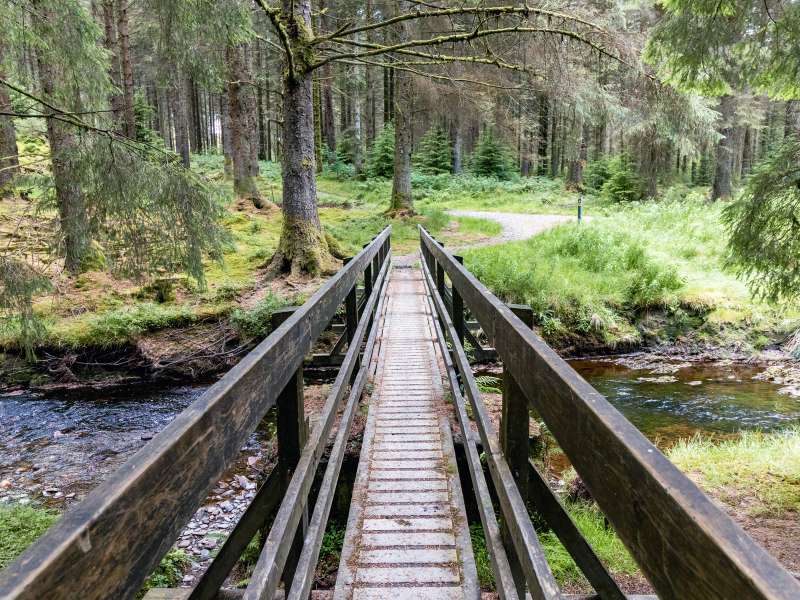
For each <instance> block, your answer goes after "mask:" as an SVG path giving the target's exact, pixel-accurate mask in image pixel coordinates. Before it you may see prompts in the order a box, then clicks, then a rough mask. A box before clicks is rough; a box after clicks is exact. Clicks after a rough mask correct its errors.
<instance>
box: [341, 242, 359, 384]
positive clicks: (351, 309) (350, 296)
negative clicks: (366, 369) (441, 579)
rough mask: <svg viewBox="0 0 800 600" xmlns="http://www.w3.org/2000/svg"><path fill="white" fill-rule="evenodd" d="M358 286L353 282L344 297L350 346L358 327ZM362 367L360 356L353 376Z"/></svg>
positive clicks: (345, 260)
mask: <svg viewBox="0 0 800 600" xmlns="http://www.w3.org/2000/svg"><path fill="white" fill-rule="evenodd" d="M351 260H353V259H352V257H350V258H345V259H344V264H345V265H346V264H348V263H349V262H350V261H351ZM357 287H358V284H357V283H354V284H353V287H352V288H351V290H350V291H349V292H348V293H347V296H346V297H345V299H344V318H345V327H346V333H347V344H348V347H349V345H350V344H352V343H353V338H354V337H355V335H356V329H357V328H358V295H357V292H356V288H357ZM359 367H360V362H359V360H358V358H356V362H355V368H354V369H353V377H355V376H356V374H357V373H358V369H359Z"/></svg>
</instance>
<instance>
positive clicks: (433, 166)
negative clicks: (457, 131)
mask: <svg viewBox="0 0 800 600" xmlns="http://www.w3.org/2000/svg"><path fill="white" fill-rule="evenodd" d="M414 165H415V166H416V167H418V168H419V170H420V171H421V172H422V173H426V174H428V175H439V174H442V173H450V171H451V169H452V166H453V153H452V151H451V148H450V136H449V135H447V132H446V131H445V130H444V128H443V127H442V126H441V125H435V126H433V127H431V128H430V129H429V130H428V131H427V133H425V135H424V136H423V137H422V139H421V140H420V142H419V150H418V151H417V153H416V154H415V155H414Z"/></svg>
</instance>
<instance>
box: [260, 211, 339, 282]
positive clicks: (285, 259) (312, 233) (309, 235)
mask: <svg viewBox="0 0 800 600" xmlns="http://www.w3.org/2000/svg"><path fill="white" fill-rule="evenodd" d="M328 237H329V236H326V234H325V233H324V231H323V230H322V229H321V228H320V227H319V226H318V225H316V224H315V223H313V222H310V221H301V220H288V219H285V220H284V222H283V231H281V239H280V242H279V243H278V249H277V250H276V252H275V254H274V255H273V256H272V258H271V259H270V261H269V264H268V265H267V277H268V278H271V279H274V278H276V277H279V276H280V275H285V274H288V275H289V276H290V277H292V278H299V277H303V276H311V277H317V276H319V275H328V274H331V273H335V272H336V271H337V270H338V268H339V266H340V263H339V261H337V260H336V258H335V255H334V253H333V252H331V249H330V248H329V246H328V239H327V238H328ZM338 252H340V250H338Z"/></svg>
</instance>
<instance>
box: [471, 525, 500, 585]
mask: <svg viewBox="0 0 800 600" xmlns="http://www.w3.org/2000/svg"><path fill="white" fill-rule="evenodd" d="M469 537H470V541H471V542H472V553H473V555H474V556H475V566H476V567H477V570H478V583H480V586H481V589H482V590H494V571H492V559H491V556H490V555H489V549H488V548H487V547H486V536H485V535H484V533H483V527H481V525H480V524H479V523H476V524H474V525H470V526H469Z"/></svg>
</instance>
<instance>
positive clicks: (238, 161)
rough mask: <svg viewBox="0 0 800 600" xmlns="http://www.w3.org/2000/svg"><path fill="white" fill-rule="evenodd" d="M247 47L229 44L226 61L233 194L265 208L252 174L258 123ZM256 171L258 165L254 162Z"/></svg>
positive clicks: (226, 50) (226, 49)
mask: <svg viewBox="0 0 800 600" xmlns="http://www.w3.org/2000/svg"><path fill="white" fill-rule="evenodd" d="M245 52H246V50H245V48H244V47H242V46H232V45H230V44H229V45H227V46H226V48H225V61H226V63H227V68H228V118H229V122H230V131H229V135H230V148H231V158H232V160H233V191H234V192H235V193H236V195H237V196H238V197H239V198H242V199H245V200H250V201H252V202H253V204H254V205H255V206H256V207H257V208H262V206H263V203H262V201H261V194H260V193H259V191H258V187H257V186H256V180H255V176H254V174H253V171H254V169H253V162H254V161H253V156H252V151H253V148H254V147H255V146H256V140H255V139H254V138H255V135H256V121H255V119H253V118H252V112H253V110H252V107H251V106H250V105H251V97H252V94H251V93H250V90H249V89H248V86H249V81H250V73H249V72H248V69H247V61H246V56H245ZM255 164H256V169H257V166H258V162H257V161H255Z"/></svg>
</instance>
